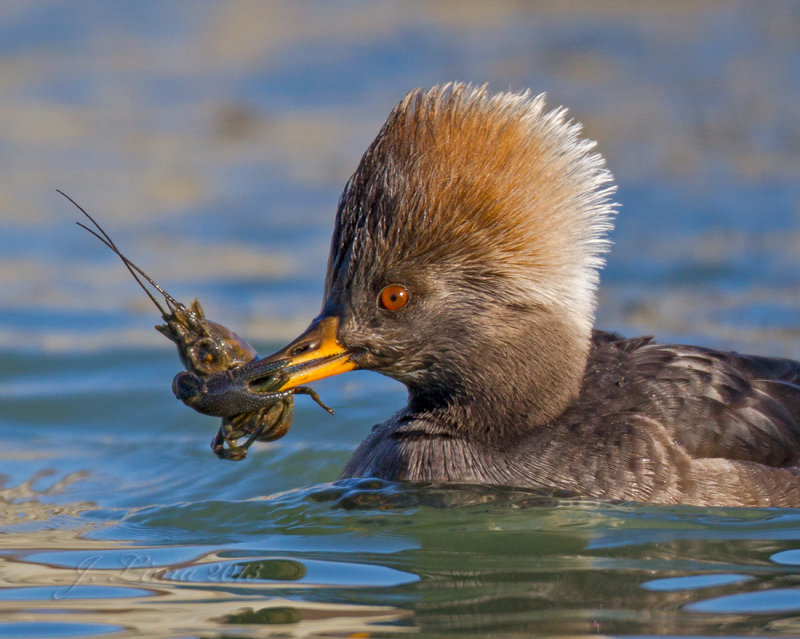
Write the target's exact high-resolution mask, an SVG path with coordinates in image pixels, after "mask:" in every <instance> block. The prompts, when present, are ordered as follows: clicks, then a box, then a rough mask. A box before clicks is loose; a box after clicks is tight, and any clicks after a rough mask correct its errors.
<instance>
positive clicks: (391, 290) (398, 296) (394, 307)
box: [378, 284, 408, 311]
mask: <svg viewBox="0 0 800 639" xmlns="http://www.w3.org/2000/svg"><path fill="white" fill-rule="evenodd" d="M378 304H379V305H380V307H381V308H385V309H386V310H387V311H398V310H400V309H401V308H403V307H404V306H405V305H406V304H408V289H407V288H406V287H405V286H403V285H402V284H389V286H386V287H384V289H383V290H382V291H381V292H380V294H379V295H378Z"/></svg>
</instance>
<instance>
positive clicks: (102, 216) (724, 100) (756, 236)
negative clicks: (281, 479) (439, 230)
mask: <svg viewBox="0 0 800 639" xmlns="http://www.w3.org/2000/svg"><path fill="white" fill-rule="evenodd" d="M798 68H800V10H798V8H797V5H796V4H795V3H794V2H792V1H791V0H787V1H785V2H781V1H770V2H765V3H758V4H757V5H754V4H753V3H749V2H733V1H724V2H709V1H701V2H695V1H691V2H689V1H686V2H683V1H680V0H679V1H676V2H670V3H639V2H622V1H619V2H604V3H574V2H557V1H548V2H538V3H525V2H496V3H490V4H487V3H485V2H418V3H417V2H409V3H402V4H400V3H391V2H379V3H371V2H334V3H326V2H316V3H315V2H246V1H242V2H235V3H215V2H203V1H197V2H194V1H193V2H170V3H162V2H155V1H153V2H149V1H143V2H136V3H124V2H99V1H98V2H71V3H62V2H46V1H38V2H13V1H12V2H5V3H3V5H2V7H1V8H0V162H1V163H2V170H0V347H2V348H8V349H12V350H19V349H24V350H28V349H34V350H48V351H51V350H62V351H63V350H84V349H99V348H105V347H108V346H111V345H114V346H120V345H129V344H149V345H155V344H158V343H159V342H160V341H161V340H162V338H161V337H160V336H159V335H157V334H156V333H155V332H154V331H152V330H151V329H150V324H151V323H152V318H153V310H154V309H152V308H151V307H150V306H149V302H148V301H147V300H146V299H145V298H144V296H143V295H142V294H141V292H140V291H139V290H138V289H137V288H136V287H135V286H134V285H133V283H132V282H131V281H130V278H129V277H128V276H127V275H126V273H125V272H124V270H123V269H122V266H121V264H118V263H115V261H114V260H115V258H114V257H113V256H112V255H111V254H110V252H109V251H107V250H106V249H104V248H103V247H102V246H101V245H99V243H97V242H96V241H95V240H93V239H92V238H91V237H89V236H88V235H87V234H85V233H83V232H82V231H79V230H78V229H76V228H74V226H73V225H72V221H73V220H74V219H76V218H77V212H76V211H75V210H73V208H72V206H71V205H69V204H68V203H67V202H66V201H65V200H63V199H62V198H61V197H60V196H58V195H57V194H56V193H55V189H57V188H60V189H63V190H64V191H66V192H67V193H68V194H70V195H71V196H72V197H73V198H75V199H76V200H77V201H78V202H80V203H81V204H83V205H84V206H85V207H86V208H87V209H88V210H89V211H90V212H92V213H94V214H95V215H96V217H97V218H98V219H99V220H100V221H101V223H103V224H104V225H105V227H106V229H107V230H108V231H109V232H110V233H111V234H112V236H113V237H114V238H115V240H116V241H117V242H118V243H119V244H120V246H121V247H122V248H123V250H124V251H126V252H127V254H128V255H129V257H130V258H131V259H133V260H134V261H135V262H137V263H138V264H139V265H140V266H142V267H143V268H144V269H145V270H146V271H148V272H149V273H150V274H151V275H153V276H154V277H155V278H156V279H157V280H158V281H160V282H161V283H162V284H163V285H164V286H166V287H167V290H169V291H171V292H172V294H173V295H175V296H177V297H179V298H180V299H186V300H188V299H189V298H191V297H193V296H197V297H200V299H201V301H202V302H203V304H204V305H205V306H206V308H207V310H208V312H209V314H210V315H211V316H212V317H214V318H219V319H220V320H221V321H223V323H225V324H228V325H230V326H232V327H234V328H235V329H237V330H240V331H241V332H242V333H243V334H244V335H246V336H247V337H248V338H251V339H253V340H256V341H258V342H260V343H263V342H265V341H273V340H274V341H282V340H285V339H287V338H290V337H292V336H293V335H295V334H296V333H297V331H298V330H300V329H302V328H303V327H304V326H305V324H306V323H307V321H308V319H309V318H310V317H312V316H313V315H314V314H315V313H316V311H317V310H318V305H319V301H320V295H321V282H322V277H323V274H324V268H325V258H326V253H327V243H328V237H329V234H330V230H331V227H332V220H333V214H334V211H335V208H336V202H337V198H338V195H339V193H340V191H341V188H342V186H343V184H344V181H345V180H346V179H347V177H348V176H349V174H350V173H351V172H352V171H353V169H354V168H355V166H356V163H357V162H358V159H359V157H360V155H361V153H362V152H363V150H364V149H365V147H366V145H367V144H368V143H369V142H370V140H371V139H372V137H373V136H374V135H375V133H376V132H377V130H378V128H379V127H380V125H381V123H382V122H383V120H384V118H385V117H386V115H387V114H388V112H389V110H390V109H391V108H392V107H393V106H394V105H395V104H396V103H397V102H398V101H399V100H400V99H401V98H402V96H403V95H404V94H405V92H406V91H407V90H409V89H411V88H414V87H417V86H426V87H427V86H431V85H433V84H435V83H440V82H446V81H450V80H461V81H470V82H475V83H484V82H487V83H488V84H489V87H490V88H491V89H492V90H509V89H510V90H525V89H530V90H531V91H533V92H534V93H540V92H546V93H547V96H548V102H549V103H550V104H551V105H552V106H557V105H565V106H567V107H568V108H569V109H570V113H571V115H572V117H574V118H575V119H577V120H578V121H580V122H582V123H583V124H584V125H585V132H586V135H587V136H589V137H590V138H592V139H595V140H597V141H598V143H599V149H600V151H601V152H602V153H603V154H604V155H605V157H606V158H607V161H608V164H609V166H610V168H611V170H612V171H613V172H614V174H615V176H616V178H617V180H618V183H619V187H620V188H619V192H618V195H617V200H618V201H619V202H620V203H621V204H622V208H621V212H620V216H619V222H618V229H617V231H616V233H615V235H614V239H615V242H616V246H615V248H614V252H613V254H612V256H611V258H610V261H609V266H608V269H607V270H606V272H605V274H604V277H603V287H602V294H601V304H600V310H599V324H601V325H602V326H604V327H607V328H617V329H620V330H625V331H630V332H646V333H656V334H657V335H659V337H661V338H663V339H684V340H689V339H697V340H701V339H702V340H703V341H704V342H712V343H713V344H714V345H718V346H726V345H728V346H730V347H737V348H760V349H761V350H767V351H770V352H778V351H786V353H787V354H790V355H795V356H798V355H800V346H798V345H797V344H800V339H798V337H800V332H799V331H798V326H800V313H798V310H800V306H799V305H798V301H797V295H796V293H797V288H798V284H800V263H799V262H798V259H799V258H798V256H799V255H800V250H798V249H800V224H798V217H800V179H798V177H799V176H800V151H798V149H800V109H798V108H797V105H798V104H800V74H798V73H797V69H798Z"/></svg>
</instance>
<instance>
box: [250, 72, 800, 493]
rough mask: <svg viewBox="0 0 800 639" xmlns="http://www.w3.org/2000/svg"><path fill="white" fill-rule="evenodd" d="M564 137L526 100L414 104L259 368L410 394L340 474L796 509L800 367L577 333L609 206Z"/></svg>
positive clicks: (587, 147)
mask: <svg viewBox="0 0 800 639" xmlns="http://www.w3.org/2000/svg"><path fill="white" fill-rule="evenodd" d="M579 130H580V129H579V126H578V125H577V124H574V123H571V122H568V121H567V119H566V116H565V112H564V111H563V110H555V111H547V110H546V109H545V107H544V100H543V98H542V97H536V98H531V97H530V96H529V95H528V94H527V93H526V94H513V93H501V94H497V95H489V94H488V93H487V92H486V90H485V89H484V88H473V87H471V86H469V85H458V84H457V85H446V86H443V87H435V88H433V89H431V90H430V91H420V90H417V91H413V92H411V93H410V94H409V95H408V96H406V98H405V99H404V100H403V101H402V102H401V103H400V105H399V106H398V107H397V108H396V109H395V110H394V111H393V112H392V113H391V115H390V116H389V119H388V120H387V121H386V124H385V125H384V126H383V128H382V129H381V131H380V132H379V134H378V136H377V138H376V140H375V141H374V142H373V143H372V145H371V146H370V147H369V149H368V150H367V152H366V153H365V154H364V157H363V158H362V160H361V163H360V164H359V166H358V169H357V170H356V172H355V174H354V175H353V177H352V178H351V179H350V181H349V182H348V184H347V186H346V187H345V190H344V193H343V195H342V198H341V200H340V203H339V209H338V212H337V216H336V227H335V230H334V234H333V241H332V246H331V254H330V261H329V264H328V273H327V277H326V286H325V299H324V304H323V309H322V312H321V314H320V316H319V317H318V318H317V319H316V320H314V322H312V324H311V326H310V327H309V329H308V330H307V331H306V332H305V333H304V334H303V335H301V336H300V337H299V338H298V339H296V340H295V341H293V342H292V343H291V344H289V346H287V347H286V348H285V349H282V350H281V351H280V352H278V353H276V354H275V355H273V356H272V357H270V358H267V360H262V362H264V361H266V362H267V364H269V362H274V361H275V360H277V359H283V358H288V359H289V360H290V361H291V364H290V367H289V369H287V374H288V375H289V379H288V381H287V382H286V384H285V385H284V388H290V387H292V386H296V385H297V384H300V383H306V382H308V381H311V380H313V379H317V378H319V377H324V376H327V375H331V374H336V373H339V372H344V371H346V370H352V369H353V368H366V369H371V370H376V371H379V372H381V373H384V374H386V375H389V376H391V377H394V378H395V379H398V380H400V381H401V382H403V383H404V384H405V385H406V386H407V387H408V390H409V401H408V405H407V406H406V407H405V408H403V409H402V410H401V411H399V412H398V413H397V414H395V415H394V416H393V417H391V418H390V419H389V420H388V421H386V422H385V423H383V424H380V425H378V426H376V427H374V429H373V431H372V433H371V434H370V435H369V436H368V437H367V439H366V440H365V441H364V442H363V443H362V444H361V445H360V446H359V448H358V449H357V450H356V452H355V454H354V455H353V457H352V459H351V460H350V462H349V463H348V464H347V466H346V468H345V470H344V472H343V475H342V476H343V477H354V476H377V477H382V478H386V479H391V480H409V481H425V482H457V483H480V484H495V485H504V486H518V487H529V488H534V489H537V490H541V491H544V492H556V493H559V494H562V493H566V494H570V495H583V496H589V497H596V498H606V499H621V500H635V501H648V502H656V503H685V504H696V505H703V506H708V505H728V506H736V505H743V506H800V474H798V468H797V466H798V457H799V456H800V386H798V383H800V364H798V363H797V362H792V361H788V360H778V359H769V358H759V357H746V356H740V355H736V354H733V353H723V352H716V351H711V350H707V349H702V348H697V347H691V346H674V345H660V344H657V343H654V342H652V341H651V340H650V339H648V338H645V339H634V340H626V339H623V338H621V337H619V336H616V335H612V334H608V333H602V332H592V328H591V327H592V324H593V319H594V318H593V312H594V304H595V288H596V284H597V271H598V269H599V268H600V267H601V266H602V254H603V253H604V252H605V250H606V249H607V246H608V242H607V239H606V233H607V231H608V230H609V228H610V226H611V219H612V217H613V213H614V206H613V204H611V203H610V199H609V198H610V196H611V193H612V188H611V186H610V181H611V176H610V174H609V173H608V171H607V170H606V169H605V166H604V162H603V160H602V158H601V157H600V156H599V155H596V154H594V153H593V152H592V149H593V146H594V145H593V143H590V142H587V141H585V140H582V139H581V138H580V137H579ZM387 287H390V288H387ZM398 287H399V288H398ZM397 290H400V291H401V292H402V295H407V297H402V296H401V297H400V298H397V297H391V298H389V297H386V294H387V291H388V292H389V293H391V292H396V291H397ZM387 299H390V303H389V305H388V306H387V302H386V300H387ZM398 299H399V300H400V301H397V300H398ZM389 308H391V309H393V310H389ZM245 368H246V369H248V370H247V371H245V372H246V375H245V377H246V376H247V375H250V376H251V377H253V378H256V377H258V375H259V370H260V369H259V363H255V364H250V365H247V366H246V367H245ZM250 369H252V370H250Z"/></svg>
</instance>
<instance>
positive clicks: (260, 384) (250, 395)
mask: <svg viewBox="0 0 800 639" xmlns="http://www.w3.org/2000/svg"><path fill="white" fill-rule="evenodd" d="M338 328H339V319H338V318H336V317H323V318H318V319H316V320H314V321H313V322H312V323H311V326H309V327H308V328H307V329H306V331H305V332H304V333H303V334H302V335H300V337H298V338H297V339H295V340H294V341H293V342H291V343H290V344H289V345H288V346H286V347H285V348H283V349H281V350H280V351H278V352H277V353H273V354H272V355H270V356H269V357H265V358H264V359H256V360H253V361H252V362H250V363H248V364H245V365H244V366H240V367H238V368H234V369H232V370H228V371H223V372H220V373H215V374H213V375H208V376H205V377H200V376H198V375H195V374H194V373H189V372H185V371H184V372H182V373H179V374H178V375H177V376H176V377H175V379H174V380H173V381H172V390H173V392H174V393H175V396H176V397H177V398H178V399H180V400H181V401H182V402H183V403H184V404H186V405H187V406H190V407H192V408H194V409H195V410H196V411H198V412H200V413H204V414H206V415H215V416H217V417H233V416H234V415H240V414H242V413H247V412H250V411H253V410H258V409H260V408H263V407H265V406H269V405H271V404H274V403H275V402H276V401H278V400H279V399H280V398H282V397H285V396H287V395H289V394H291V393H292V392H293V390H292V389H294V388H295V387H297V386H301V385H304V384H308V383H309V382H313V381H315V380H318V379H322V378H323V377H330V376H331V375H338V374H339V373H345V372H347V371H352V370H355V369H356V368H358V366H357V364H356V363H355V362H354V361H353V358H352V353H350V352H349V351H348V350H347V349H345V348H343V347H342V346H341V344H339V342H338V339H337V331H338Z"/></svg>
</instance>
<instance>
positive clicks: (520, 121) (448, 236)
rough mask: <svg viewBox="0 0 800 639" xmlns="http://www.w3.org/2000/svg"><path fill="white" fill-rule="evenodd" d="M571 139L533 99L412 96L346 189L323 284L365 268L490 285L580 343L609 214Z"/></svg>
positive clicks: (598, 168) (595, 171)
mask: <svg viewBox="0 0 800 639" xmlns="http://www.w3.org/2000/svg"><path fill="white" fill-rule="evenodd" d="M579 134H580V125H578V124H576V123H574V122H571V121H568V120H567V118H566V110H564V109H555V110H551V111H546V110H545V102H544V96H541V95H540V96H537V97H531V95H530V93H529V92H525V93H497V94H494V95H490V94H489V93H488V92H487V90H486V88H485V87H474V86H471V85H468V84H446V85H443V86H437V87H434V88H432V89H430V90H428V91H423V90H421V89H417V90H414V91H411V92H410V93H409V94H408V95H406V97H405V98H404V99H403V100H402V102H400V104H399V105H398V106H397V107H396V108H395V109H394V110H393V111H392V113H391V114H390V115H389V118H388V119H387V121H386V123H385V124H384V126H383V128H382V129H381V130H380V132H379V133H378V136H377V137H376V139H375V141H374V142H373V143H372V145H371V146H370V147H369V149H367V151H366V153H365V154H364V156H363V157H362V159H361V163H360V165H359V167H358V169H357V170H356V172H355V174H354V175H353V177H352V178H351V179H350V181H349V182H348V184H347V186H346V187H345V191H344V193H343V194H342V198H341V201H340V205H339V213H338V215H337V228H336V231H335V233H334V240H333V241H334V246H333V249H334V250H333V251H332V253H331V264H330V267H331V268H330V270H329V278H335V277H340V276H341V275H343V273H341V272H339V271H341V270H342V269H345V270H349V269H351V268H353V266H354V264H355V263H358V262H359V261H362V260H372V261H383V262H386V261H387V260H389V261H393V262H394V261H398V262H401V261H406V262H409V261H419V260H421V261H424V262H425V263H428V264H434V265H436V266H437V267H438V268H440V269H441V270H442V272H445V273H446V272H448V269H451V270H452V271H453V272H454V274H455V273H456V272H459V271H461V272H464V271H470V270H474V271H476V272H481V273H490V274H491V275H492V276H495V277H500V278H502V279H503V280H504V281H506V282H507V283H508V288H507V289H504V290H508V291H509V292H513V294H514V295H517V296H518V295H522V296H524V297H526V298H527V299H529V300H530V301H531V302H533V303H538V304H547V305H548V306H554V305H555V306H561V307H563V308H564V309H565V310H566V311H567V312H568V313H569V315H570V316H573V317H575V318H576V320H577V321H578V323H579V324H580V326H581V328H582V329H585V330H586V331H587V335H588V330H589V329H590V328H591V324H592V321H593V312H594V291H595V288H596V285H597V279H598V277H597V270H598V269H599V268H600V267H601V266H602V265H603V258H602V255H603V254H604V253H605V252H606V251H607V250H608V244H609V242H608V239H607V233H608V231H609V230H610V229H611V227H612V219H613V215H614V213H615V205H614V204H613V203H612V202H611V201H610V196H611V194H612V193H613V191H614V188H613V187H612V186H609V185H610V183H611V181H612V176H611V174H610V173H609V171H608V170H607V169H606V168H605V162H604V160H603V158H602V157H601V156H600V155H598V154H596V153H593V152H592V150H593V149H594V146H595V144H594V142H591V141H588V140H584V139H582V138H581V137H579ZM337 273H338V274H337ZM329 284H330V279H329Z"/></svg>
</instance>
